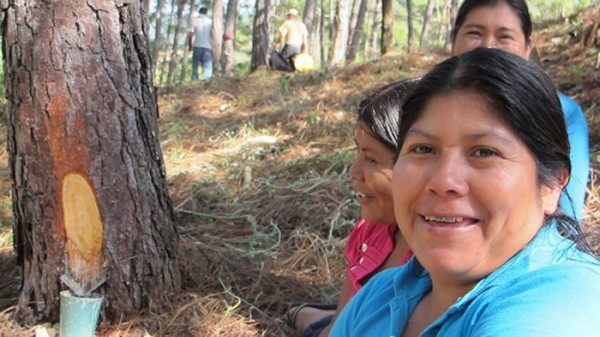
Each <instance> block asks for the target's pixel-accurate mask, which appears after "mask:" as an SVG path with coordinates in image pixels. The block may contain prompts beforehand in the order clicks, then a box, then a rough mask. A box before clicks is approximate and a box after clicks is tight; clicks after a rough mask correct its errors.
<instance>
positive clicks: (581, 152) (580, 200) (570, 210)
mask: <svg viewBox="0 0 600 337" xmlns="http://www.w3.org/2000/svg"><path fill="white" fill-rule="evenodd" d="M558 98H559V99H560V105H561V106H562V109H563V114H564V115H565V122H566V124H567V132H568V133H569V143H570V145H571V155H570V158H571V179H570V180H569V183H568V184H567V188H566V191H567V192H568V195H569V196H570V197H571V200H572V201H573V203H572V204H571V201H570V200H569V198H568V196H567V195H566V193H564V192H563V194H562V195H561V197H560V208H561V209H562V211H563V212H565V214H567V215H569V216H571V217H574V218H575V219H577V220H579V221H581V220H582V214H583V205H584V202H585V191H586V187H587V181H588V176H589V173H590V145H589V139H588V126H587V121H586V120H585V115H584V114H583V111H582V110H581V107H580V106H579V105H578V104H577V103H576V102H575V101H573V100H572V99H570V98H569V97H567V96H565V94H563V93H561V92H559V93H558ZM599 335H600V332H599Z"/></svg>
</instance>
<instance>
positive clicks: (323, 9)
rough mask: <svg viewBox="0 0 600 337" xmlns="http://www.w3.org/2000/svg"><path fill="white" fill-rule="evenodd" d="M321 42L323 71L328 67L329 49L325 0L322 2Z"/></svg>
mask: <svg viewBox="0 0 600 337" xmlns="http://www.w3.org/2000/svg"><path fill="white" fill-rule="evenodd" d="M319 41H320V45H321V69H323V68H325V67H326V65H327V47H326V45H325V0H321V17H320V18H319Z"/></svg>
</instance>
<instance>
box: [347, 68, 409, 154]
mask: <svg viewBox="0 0 600 337" xmlns="http://www.w3.org/2000/svg"><path fill="white" fill-rule="evenodd" d="M417 83H418V79H414V78H412V79H402V80H399V81H395V82H392V83H389V84H387V85H385V86H383V87H381V88H380V89H378V90H377V91H375V92H374V93H372V94H371V95H369V96H368V97H367V98H365V99H364V100H362V102H360V105H359V108H358V115H357V116H356V121H357V123H358V124H360V126H361V127H362V128H363V129H365V131H367V132H368V133H369V134H370V135H371V136H372V137H373V138H375V139H377V140H378V141H379V142H381V143H382V144H384V145H385V146H386V147H387V148H388V149H390V150H391V151H393V152H394V153H398V150H400V147H399V143H398V123H399V121H400V117H401V115H402V109H401V108H402V103H403V102H404V98H406V96H407V95H408V93H409V92H410V91H411V90H412V89H413V88H414V87H415V86H416V85H417Z"/></svg>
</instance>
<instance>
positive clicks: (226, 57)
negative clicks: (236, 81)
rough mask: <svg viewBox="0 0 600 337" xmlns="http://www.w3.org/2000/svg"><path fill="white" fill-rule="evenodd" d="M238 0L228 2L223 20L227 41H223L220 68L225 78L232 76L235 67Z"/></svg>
mask: <svg viewBox="0 0 600 337" xmlns="http://www.w3.org/2000/svg"><path fill="white" fill-rule="evenodd" d="M239 2H240V1H239V0H229V2H228V3H227V15H226V18H225V34H224V36H225V35H227V37H228V39H227V40H224V41H223V53H222V54H221V67H222V69H223V72H224V73H225V75H227V76H231V75H233V66H234V65H235V45H234V41H235V39H234V38H235V34H236V28H235V26H236V21H237V15H238V14H237V13H238V7H239Z"/></svg>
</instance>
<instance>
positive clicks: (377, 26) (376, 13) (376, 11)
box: [366, 0, 383, 60]
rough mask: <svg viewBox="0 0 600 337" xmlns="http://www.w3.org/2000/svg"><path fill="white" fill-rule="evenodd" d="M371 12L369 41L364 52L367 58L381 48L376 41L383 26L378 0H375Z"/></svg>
mask: <svg viewBox="0 0 600 337" xmlns="http://www.w3.org/2000/svg"><path fill="white" fill-rule="evenodd" d="M372 13H373V21H372V22H371V39H370V41H371V43H370V45H369V48H366V53H367V54H368V55H369V58H368V59H369V60H372V59H373V58H375V57H377V56H378V55H379V54H381V49H380V48H379V44H378V42H379V41H380V40H381V38H380V37H379V36H380V33H381V26H383V24H382V22H381V19H380V17H381V6H379V1H377V0H376V1H375V5H374V8H373V10H372Z"/></svg>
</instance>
